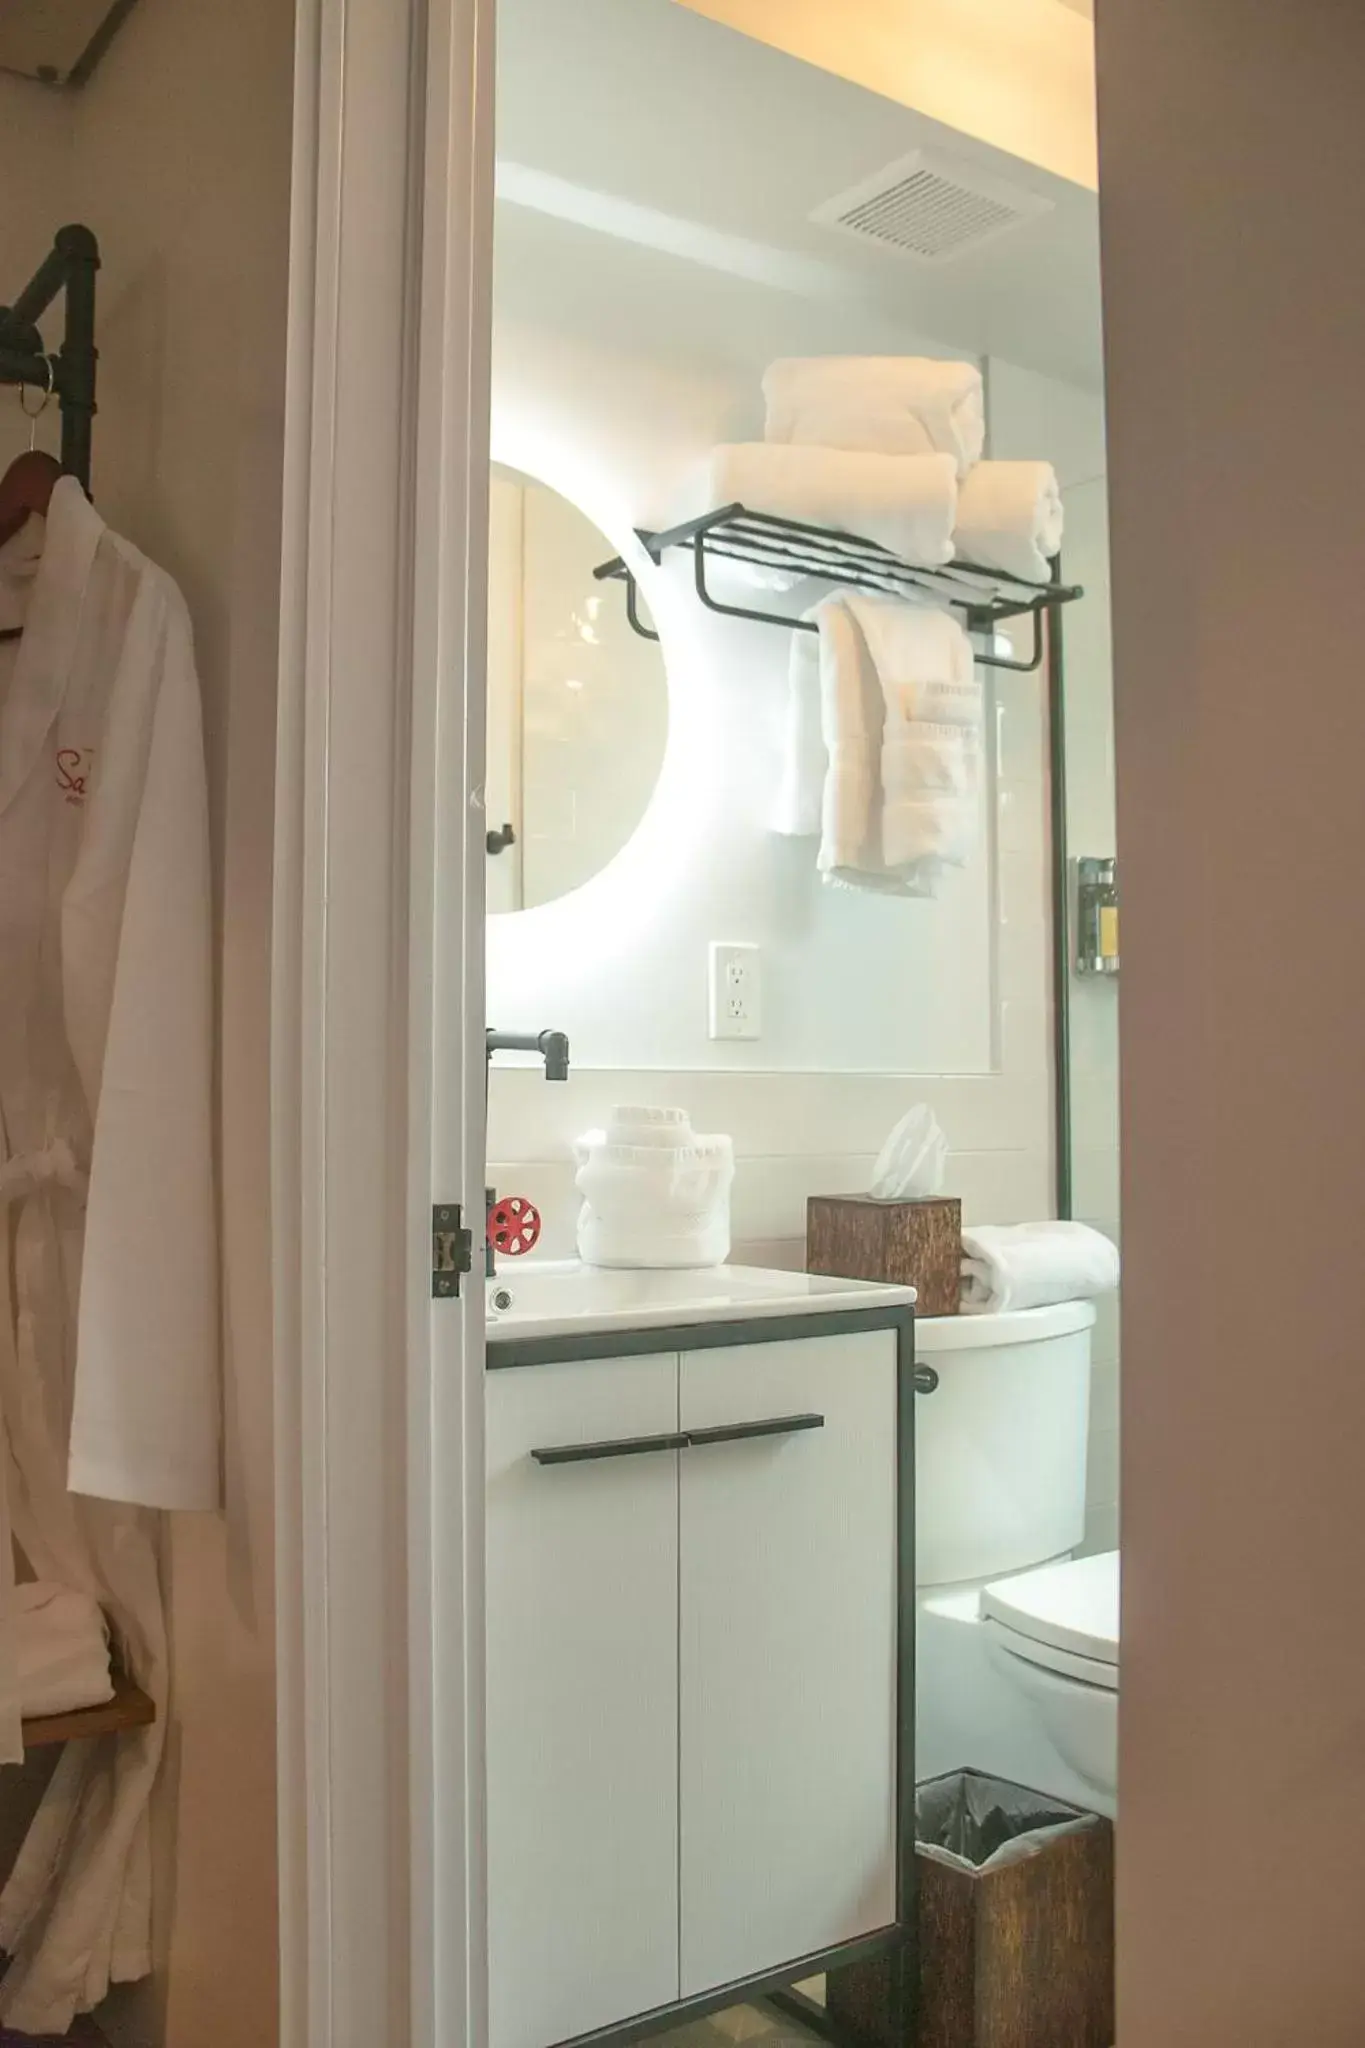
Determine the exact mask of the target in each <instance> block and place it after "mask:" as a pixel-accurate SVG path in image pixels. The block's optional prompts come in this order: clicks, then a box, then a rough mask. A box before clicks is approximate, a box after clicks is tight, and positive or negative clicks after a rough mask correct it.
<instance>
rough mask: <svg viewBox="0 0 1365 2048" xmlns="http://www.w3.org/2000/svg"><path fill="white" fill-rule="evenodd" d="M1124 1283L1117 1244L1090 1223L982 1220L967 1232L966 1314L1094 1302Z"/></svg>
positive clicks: (964, 1251)
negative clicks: (1053, 1304)
mask: <svg viewBox="0 0 1365 2048" xmlns="http://www.w3.org/2000/svg"><path fill="white" fill-rule="evenodd" d="M1118 1284H1119V1255H1118V1248H1117V1246H1115V1245H1114V1243H1113V1242H1112V1241H1111V1240H1110V1239H1109V1238H1107V1237H1105V1236H1104V1235H1103V1233H1102V1232H1100V1231H1098V1230H1092V1229H1091V1228H1090V1227H1089V1225H1088V1224H1085V1223H981V1224H978V1225H977V1227H976V1228H975V1229H974V1230H964V1231H963V1233H962V1308H963V1313H964V1314H969V1315H1001V1314H1003V1313H1004V1312H1005V1311H1006V1310H1007V1309H1019V1308H1047V1307H1049V1306H1050V1305H1051V1304H1052V1303H1053V1302H1058V1301H1088V1300H1090V1299H1091V1298H1092V1297H1093V1296H1094V1295H1097V1294H1108V1293H1109V1292H1110V1290H1111V1289H1112V1288H1115V1287H1117V1286H1118Z"/></svg>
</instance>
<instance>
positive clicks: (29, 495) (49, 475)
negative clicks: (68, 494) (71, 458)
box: [0, 448, 63, 641]
mask: <svg viewBox="0 0 1365 2048" xmlns="http://www.w3.org/2000/svg"><path fill="white" fill-rule="evenodd" d="M62 473H63V472H62V465H61V464H60V462H58V461H57V460H56V458H55V456H51V455H49V454H47V453H46V451H45V450H44V449H42V448H26V449H25V450H24V452H23V454H22V455H16V456H15V458H14V460H13V462H12V463H11V464H10V466H9V468H8V469H7V470H6V471H5V474H4V476H3V477H0V548H2V547H3V546H4V545H5V542H6V541H7V540H12V539H13V538H14V536H15V534H16V533H18V532H19V530H20V528H21V527H23V526H24V525H26V524H27V522H28V520H29V519H30V518H31V517H32V516H33V514H34V513H35V512H36V513H37V514H38V515H39V517H40V518H42V519H46V517H47V509H48V506H49V505H50V504H51V502H52V488H53V485H54V484H55V483H56V482H57V480H58V478H59V477H60V476H61V475H62ZM23 630H24V629H23V627H22V626H6V627H3V628H0V641H5V640H18V639H19V638H20V637H21V635H22V633H23Z"/></svg>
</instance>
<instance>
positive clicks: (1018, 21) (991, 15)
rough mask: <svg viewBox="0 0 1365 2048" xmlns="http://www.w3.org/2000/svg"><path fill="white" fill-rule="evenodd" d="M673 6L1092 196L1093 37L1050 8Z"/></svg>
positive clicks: (703, 1)
mask: <svg viewBox="0 0 1365 2048" xmlns="http://www.w3.org/2000/svg"><path fill="white" fill-rule="evenodd" d="M683 4H684V5H685V6H688V7H691V8H693V9H694V10H695V12H696V13H698V14H705V15H709V16H710V18H711V20H712V21H721V22H724V23H725V24H726V26H727V27H728V28H737V29H739V30H741V31H742V32H743V33H744V34H745V35H750V36H754V37H755V38H756V39H757V40H758V41H759V42H761V43H771V44H772V46H773V47H774V49H778V50H787V51H789V52H790V54H791V55H792V56H794V57H801V58H803V59H804V60H805V61H806V63H808V64H818V65H820V66H821V67H822V69H824V70H826V71H833V72H836V73H837V74H838V76H839V77H841V78H850V79H852V80H853V82H854V83H855V84H856V85H865V86H867V87H868V88H869V89H870V90H871V91H872V92H879V93H882V94H884V95H885V96H886V98H887V99H893V100H900V101H901V103H902V104H903V105H904V106H907V107H914V108H916V109H917V110H918V112H920V113H921V114H928V115H929V116H930V117H931V119H933V120H935V121H941V122H943V124H944V126H945V127H948V128H956V129H958V130H960V131H961V133H962V134H964V135H974V136H976V137H977V138H978V139H979V140H980V141H982V142H989V143H991V144H993V145H994V147H995V148H997V149H1005V150H1008V151H1009V152H1010V153H1011V155H1013V156H1020V157H1023V158H1025V159H1026V160H1027V161H1028V162H1029V163H1035V164H1041V165H1042V166H1043V168H1044V169H1045V170H1049V171H1055V172H1056V174H1057V176H1058V177H1060V178H1071V179H1073V180H1074V181H1075V182H1076V183H1077V184H1079V185H1089V186H1090V187H1091V189H1092V190H1093V189H1094V185H1095V176H1096V172H1095V79H1094V31H1093V29H1092V28H1091V25H1090V23H1089V22H1088V21H1086V20H1083V19H1082V18H1081V16H1080V15H1079V14H1077V13H1075V12H1073V11H1071V10H1070V9H1069V8H1068V7H1064V6H1059V5H1058V0H833V4H831V0H683Z"/></svg>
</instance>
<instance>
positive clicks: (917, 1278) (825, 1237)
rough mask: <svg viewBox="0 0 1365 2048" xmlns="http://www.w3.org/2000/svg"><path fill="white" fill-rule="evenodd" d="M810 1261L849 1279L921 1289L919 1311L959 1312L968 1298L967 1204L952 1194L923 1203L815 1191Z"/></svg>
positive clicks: (818, 1269) (814, 1268)
mask: <svg viewBox="0 0 1365 2048" xmlns="http://www.w3.org/2000/svg"><path fill="white" fill-rule="evenodd" d="M806 1267H807V1270H808V1271H809V1272H812V1273H839V1274H842V1275H843V1276H844V1278H845V1279H848V1280H888V1281H891V1282H893V1283H894V1284H895V1285H896V1286H898V1287H917V1288H918V1289H919V1301H918V1303H917V1306H916V1313H917V1314H918V1315H922V1316H955V1315H956V1314H957V1312H958V1308H959V1305H960V1303H961V1299H962V1204H961V1202H960V1201H958V1200H957V1199H956V1198H955V1197H953V1196H949V1195H929V1196H926V1197H925V1198H924V1199H923V1200H922V1201H917V1202H874V1201H873V1199H872V1197H871V1196H870V1195H811V1196H810V1198H809V1200H808V1202H807V1206H806Z"/></svg>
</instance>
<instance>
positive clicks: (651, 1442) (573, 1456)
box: [531, 1430, 687, 1465]
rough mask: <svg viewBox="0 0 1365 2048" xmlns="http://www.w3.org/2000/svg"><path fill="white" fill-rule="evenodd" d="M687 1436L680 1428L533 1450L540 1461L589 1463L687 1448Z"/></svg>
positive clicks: (542, 1462)
mask: <svg viewBox="0 0 1365 2048" xmlns="http://www.w3.org/2000/svg"><path fill="white" fill-rule="evenodd" d="M686 1449H687V1438H686V1437H685V1436H684V1435H683V1434H682V1432H681V1431H680V1430H670V1431H669V1433H668V1434H667V1435H666V1436H618V1437H612V1438H610V1439H609V1440H608V1441H607V1442H606V1443H600V1444H551V1445H550V1446H549V1448H548V1449H546V1450H540V1451H532V1453H531V1456H532V1457H533V1458H534V1459H535V1461H536V1463H537V1465H586V1464H588V1463H589V1461H590V1460H592V1459H594V1458H643V1457H644V1456H645V1455H646V1454H647V1453H648V1452H650V1451H685V1450H686Z"/></svg>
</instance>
